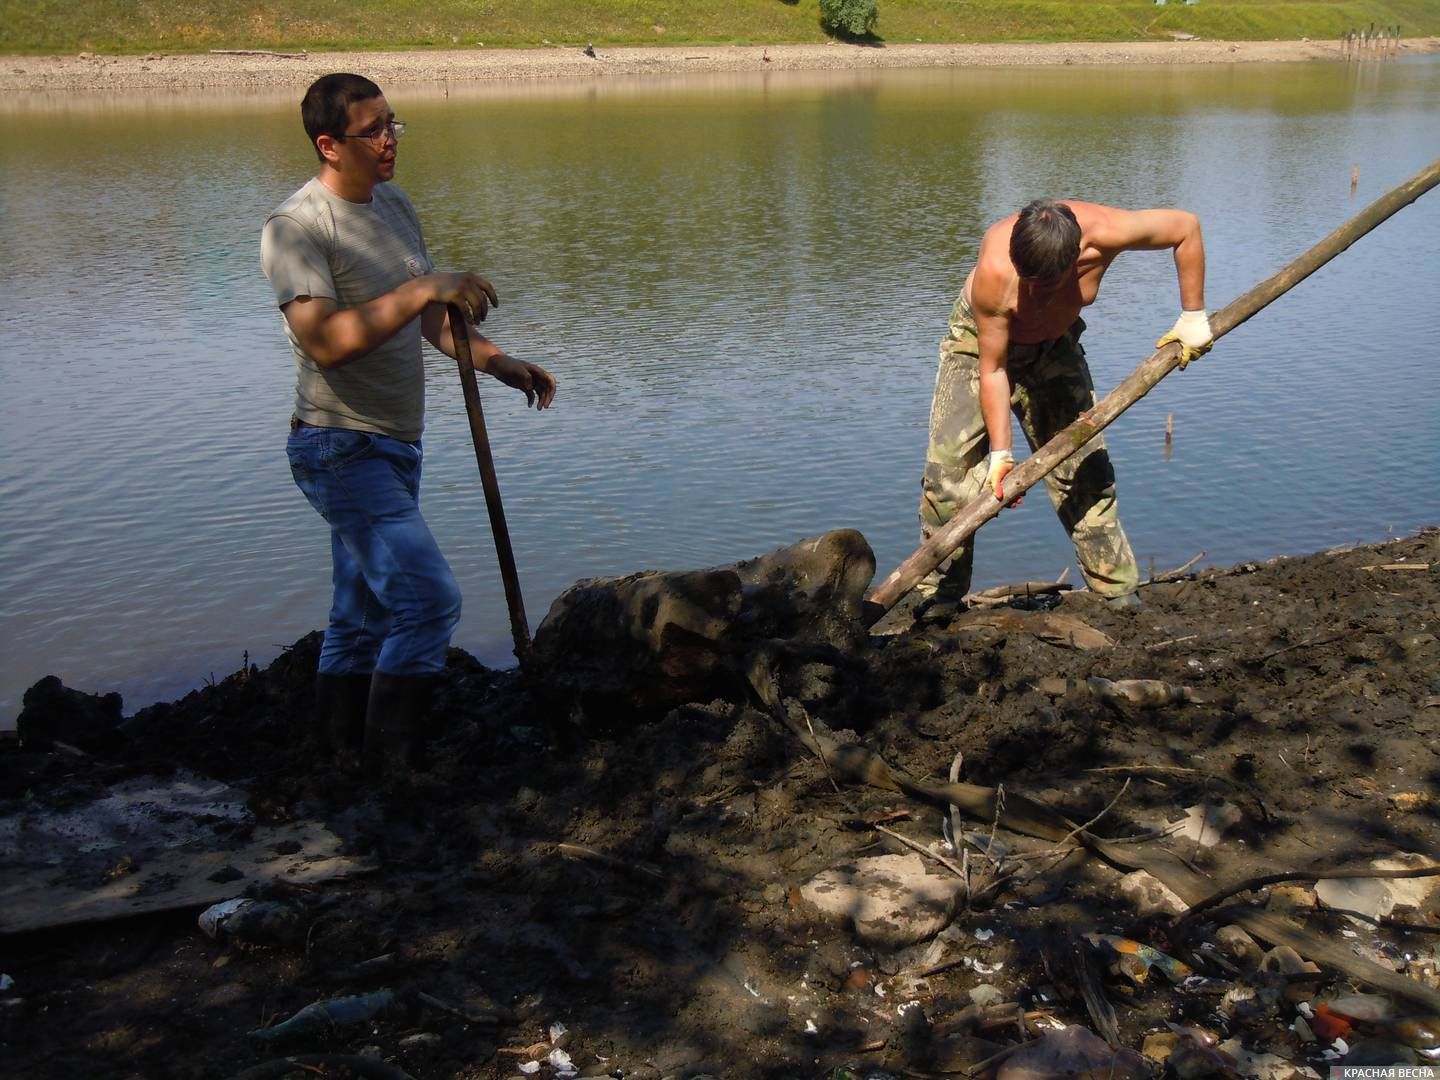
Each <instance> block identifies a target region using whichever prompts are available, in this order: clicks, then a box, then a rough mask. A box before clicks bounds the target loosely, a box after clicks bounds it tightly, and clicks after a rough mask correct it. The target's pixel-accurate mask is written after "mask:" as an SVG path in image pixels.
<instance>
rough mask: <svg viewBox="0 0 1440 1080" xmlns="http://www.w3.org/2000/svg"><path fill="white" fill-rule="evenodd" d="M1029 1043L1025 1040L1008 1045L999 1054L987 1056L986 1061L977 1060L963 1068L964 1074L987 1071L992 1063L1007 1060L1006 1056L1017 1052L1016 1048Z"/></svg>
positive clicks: (972, 1074) (976, 1073)
mask: <svg viewBox="0 0 1440 1080" xmlns="http://www.w3.org/2000/svg"><path fill="white" fill-rule="evenodd" d="M1029 1045H1030V1044H1029V1043H1028V1042H1023V1043H1016V1044H1015V1045H1014V1046H1007V1047H1005V1049H1004V1050H1001V1051H1000V1052H999V1053H998V1054H991V1055H990V1056H989V1057H988V1058H986V1059H985V1060H984V1061H977V1062H976V1063H975V1064H974V1065H971V1066H970V1067H969V1068H968V1069H965V1070H963V1072H964V1075H966V1076H976V1075H978V1074H980V1073H982V1072H984V1071H985V1070H986V1069H988V1068H989V1067H990V1066H991V1065H995V1064H997V1063H999V1062H1001V1061H1004V1060H1005V1059H1006V1058H1008V1057H1009V1056H1010V1055H1011V1054H1013V1053H1015V1051H1016V1050H1019V1049H1020V1048H1021V1047H1022V1046H1029Z"/></svg>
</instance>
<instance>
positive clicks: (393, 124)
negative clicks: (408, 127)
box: [333, 120, 405, 146]
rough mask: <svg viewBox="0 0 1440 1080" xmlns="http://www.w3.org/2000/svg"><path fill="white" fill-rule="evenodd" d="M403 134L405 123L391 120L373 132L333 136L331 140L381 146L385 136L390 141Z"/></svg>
mask: <svg viewBox="0 0 1440 1080" xmlns="http://www.w3.org/2000/svg"><path fill="white" fill-rule="evenodd" d="M404 134H405V121H404V120H391V121H390V122H389V123H388V124H386V125H384V126H383V127H381V128H378V129H376V130H375V131H358V132H356V133H355V134H353V135H335V136H333V138H336V139H342V140H343V139H364V140H365V141H366V142H368V143H370V144H371V145H372V146H380V145H381V144H383V143H384V142H385V136H386V135H389V136H390V137H391V138H392V139H396V140H398V139H399V138H400V136H401V135H404Z"/></svg>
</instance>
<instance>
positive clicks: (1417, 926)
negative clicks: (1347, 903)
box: [1325, 908, 1440, 934]
mask: <svg viewBox="0 0 1440 1080" xmlns="http://www.w3.org/2000/svg"><path fill="white" fill-rule="evenodd" d="M1325 910H1327V911H1333V912H1334V913H1335V914H1336V915H1349V916H1350V917H1351V918H1355V919H1359V920H1361V921H1362V922H1367V923H1370V924H1371V925H1372V926H1383V927H1386V928H1387V929H1390V930H1401V931H1403V932H1405V933H1407V934H1440V926H1426V925H1425V924H1424V923H1412V922H1403V921H1401V920H1400V919H1395V918H1392V917H1391V916H1389V915H1379V916H1376V915H1367V914H1365V912H1363V911H1350V910H1349V909H1347V908H1326V909H1325Z"/></svg>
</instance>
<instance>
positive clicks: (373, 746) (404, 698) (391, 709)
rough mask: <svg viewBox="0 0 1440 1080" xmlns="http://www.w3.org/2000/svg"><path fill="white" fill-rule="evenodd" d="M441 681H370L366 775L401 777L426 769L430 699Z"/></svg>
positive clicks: (380, 676)
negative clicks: (406, 771)
mask: <svg viewBox="0 0 1440 1080" xmlns="http://www.w3.org/2000/svg"><path fill="white" fill-rule="evenodd" d="M438 681H439V680H438V679H437V678H436V677H435V676H433V675H387V674H386V673H385V672H383V671H377V672H375V674H374V676H373V677H372V678H371V679H370V702H369V708H368V709H367V711H366V713H365V753H364V762H365V772H366V774H367V775H368V776H370V777H371V778H379V777H382V776H386V775H392V776H393V775H399V774H400V773H401V772H402V771H404V770H407V769H418V768H420V767H421V766H422V764H423V761H422V758H423V756H424V750H425V736H426V735H427V734H428V730H429V724H428V718H429V715H430V698H431V696H432V695H433V694H434V692H435V684H436V683H437V682H438Z"/></svg>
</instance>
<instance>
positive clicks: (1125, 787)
mask: <svg viewBox="0 0 1440 1080" xmlns="http://www.w3.org/2000/svg"><path fill="white" fill-rule="evenodd" d="M1129 790H1130V778H1129V777H1128V776H1127V777H1126V778H1125V783H1123V784H1121V785H1120V790H1119V792H1118V793H1117V794H1116V795H1115V798H1113V799H1111V800H1110V801H1109V802H1108V803H1106V804H1105V809H1103V810H1101V811H1100V812H1099V813H1098V814H1096V815H1095V816H1094V817H1093V818H1091V819H1090V820H1089V821H1087V822H1085V824H1084V825H1076V826H1075V828H1073V829H1071V830H1070V831H1069V832H1068V833H1066V834H1065V835H1064V836H1063V837H1062V838H1061V839H1060V843H1059V845H1057V846H1059V847H1064V846H1065V845H1066V844H1068V843H1069V842H1070V841H1071V840H1073V839H1075V837H1077V836H1079V835H1080V834H1081V833H1082V832H1086V831H1087V830H1088V829H1089V828H1090V826H1092V825H1094V824H1095V823H1096V822H1098V821H1099V820H1100V819H1101V818H1103V817H1104V816H1105V815H1106V814H1108V813H1110V811H1111V810H1113V809H1115V804H1116V803H1118V802H1119V801H1120V800H1121V799H1123V798H1124V797H1125V792H1127V791H1129Z"/></svg>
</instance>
